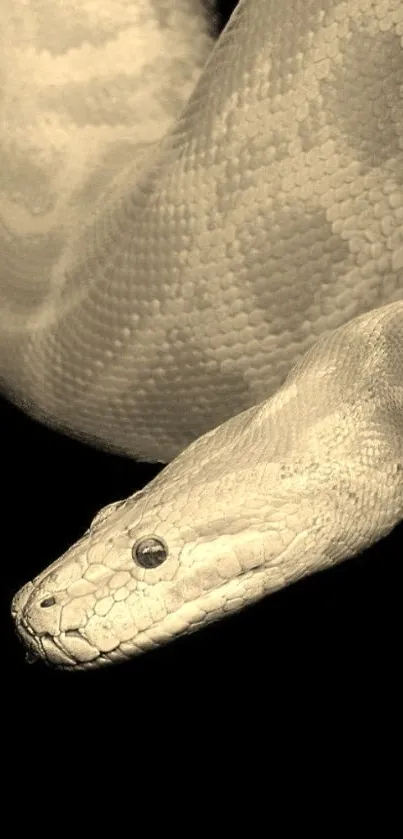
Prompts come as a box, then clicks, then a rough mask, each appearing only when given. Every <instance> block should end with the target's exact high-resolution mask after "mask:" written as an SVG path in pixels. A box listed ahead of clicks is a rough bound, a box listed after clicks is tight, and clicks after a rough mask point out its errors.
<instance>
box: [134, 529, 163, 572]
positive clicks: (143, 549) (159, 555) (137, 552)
mask: <svg viewBox="0 0 403 839" xmlns="http://www.w3.org/2000/svg"><path fill="white" fill-rule="evenodd" d="M132 555H133V559H135V560H136V562H138V564H139V565H141V566H142V568H157V567H158V565H161V564H162V563H163V562H165V560H166V558H167V556H168V550H167V547H166V545H164V543H163V542H162V541H161V539H157V538H155V537H153V536H152V537H148V538H147V539H141V541H140V542H137V543H136V544H135V545H134V547H133V550H132Z"/></svg>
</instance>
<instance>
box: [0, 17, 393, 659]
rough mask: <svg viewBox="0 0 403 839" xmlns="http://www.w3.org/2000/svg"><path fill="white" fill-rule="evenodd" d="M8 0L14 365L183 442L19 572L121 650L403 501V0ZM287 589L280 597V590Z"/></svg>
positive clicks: (70, 423)
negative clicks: (140, 484) (138, 483)
mask: <svg viewBox="0 0 403 839" xmlns="http://www.w3.org/2000/svg"><path fill="white" fill-rule="evenodd" d="M211 13H212V8H211V4H210V3H200V2H197V0H176V2H175V3H172V2H171V0H113V2H112V0H99V1H98V2H97V3H96V4H94V3H92V2H90V0H69V2H67V3H66V2H65V0H35V1H34V0H28V1H27V0H12V2H11V0H1V2H0V16H1V19H0V23H1V26H0V31H1V63H0V74H1V89H2V123H1V128H0V142H1V153H2V166H1V176H0V252H1V257H2V258H1V274H0V300H1V305H0V383H1V389H2V392H3V394H4V395H5V396H6V398H8V399H9V400H11V401H12V402H14V403H15V404H17V405H18V406H20V407H22V408H23V409H24V410H25V411H26V412H27V414H29V415H31V416H32V417H34V418H36V419H38V420H40V421H41V422H43V423H45V424H47V425H49V426H51V427H53V428H56V429H58V430H59V431H62V432H63V433H65V434H68V435H70V436H73V437H76V438H79V439H81V440H84V441H85V442H88V443H89V444H91V445H94V446H96V447H99V448H103V449H105V450H109V451H113V452H117V453H121V454H124V455H128V456H130V457H133V458H135V459H137V460H139V461H158V462H161V463H163V464H165V466H164V468H163V469H162V471H161V472H160V473H159V474H158V475H157V477H156V478H154V480H152V481H151V482H150V483H149V484H147V485H146V486H145V487H144V488H143V489H141V490H140V491H138V492H136V493H134V494H133V495H131V496H130V497H129V498H124V499H120V500H118V501H116V502H114V503H112V504H109V505H108V506H107V507H104V508H103V509H102V510H100V512H99V513H98V514H97V515H96V516H95V518H94V520H93V521H92V523H91V525H90V527H89V528H88V530H87V532H86V533H84V535H83V536H82V538H80V539H79V541H77V542H76V543H75V544H73V545H72V546H71V547H70V548H69V549H68V550H67V551H66V552H65V553H64V554H63V555H62V556H61V557H59V558H57V559H56V560H55V562H53V563H52V564H51V565H50V566H49V567H48V568H46V569H45V570H44V571H42V572H41V573H39V574H38V576H37V577H35V579H33V580H32V581H29V582H27V583H26V584H25V585H24V586H23V587H22V588H21V589H20V590H19V591H18V592H17V593H16V594H15V596H14V598H13V601H12V605H11V612H12V618H13V620H14V623H15V628H16V632H17V634H18V636H19V638H20V639H21V640H22V642H23V644H24V645H25V646H26V648H27V650H28V652H29V655H30V656H31V657H33V658H36V659H41V660H43V661H45V662H46V663H47V664H49V665H53V666H55V667H56V668H62V669H66V670H83V669H91V668H97V667H101V666H103V665H107V664H111V663H116V662H119V661H127V660H128V659H131V658H132V657H133V656H136V655H138V654H139V653H143V652H145V651H147V650H150V649H154V648H155V647H157V646H160V645H162V644H165V643H167V642H169V641H171V640H172V639H174V638H177V637H178V636H180V635H184V634H187V633H191V632H193V631H195V630H197V629H199V628H201V627H203V626H205V625H206V624H208V623H210V622H212V621H217V620H219V619H221V618H224V617H225V616H226V615H228V614H230V613H232V612H235V611H238V610H240V609H242V608H244V607H246V606H249V604H251V603H253V602H255V601H256V600H259V599H261V598H263V597H265V596H266V595H268V594H270V593H271V592H273V591H276V590H278V589H281V588H283V587H285V586H288V585H291V584H294V583H295V582H296V581H298V580H299V579H301V578H302V577H304V576H306V575H310V574H314V573H317V572H320V571H325V570H326V569H327V568H330V567H332V566H334V565H336V564H337V563H339V562H342V561H344V560H346V559H348V558H349V557H353V556H355V555H357V554H359V553H361V552H362V551H363V550H364V549H365V548H366V547H367V546H369V545H371V544H372V543H374V542H376V541H377V540H379V539H381V538H382V537H383V536H385V535H386V534H387V533H389V532H390V531H391V530H392V529H393V528H395V527H396V525H397V524H398V523H399V522H400V521H401V520H402V518H403V373H402V371H403V6H402V3H401V0H282V2H281V3H279V2H278V0H240V2H239V3H238V4H237V5H236V8H235V9H234V11H233V13H232V14H231V16H230V18H229V20H228V22H227V24H226V26H225V27H224V29H223V31H222V32H221V33H220V35H219V37H218V38H216V39H214V38H213V34H212V28H211ZM268 602H270V601H268Z"/></svg>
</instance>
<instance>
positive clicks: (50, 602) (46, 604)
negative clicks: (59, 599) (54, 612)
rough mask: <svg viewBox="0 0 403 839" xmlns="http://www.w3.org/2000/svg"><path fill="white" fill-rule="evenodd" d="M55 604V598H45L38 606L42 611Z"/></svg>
mask: <svg viewBox="0 0 403 839" xmlns="http://www.w3.org/2000/svg"><path fill="white" fill-rule="evenodd" d="M55 603H56V598H55V597H45V600H42V603H40V606H41V608H42V609H47V608H48V607H49V606H54V605H55Z"/></svg>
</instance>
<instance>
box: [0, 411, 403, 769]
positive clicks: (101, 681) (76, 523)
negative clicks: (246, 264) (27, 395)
mask: <svg viewBox="0 0 403 839" xmlns="http://www.w3.org/2000/svg"><path fill="white" fill-rule="evenodd" d="M0 417H1V420H0V427H1V429H2V435H1V446H2V467H3V469H2V472H3V481H2V486H3V493H2V495H3V497H2V528H1V532H2V544H1V563H2V577H3V583H4V584H3V586H2V604H1V618H2V634H1V639H2V640H1V649H0V662H1V676H2V681H3V685H5V686H6V687H5V688H4V692H3V696H4V698H5V699H6V702H7V707H8V714H9V716H8V717H7V718H6V719H8V720H9V721H10V725H12V726H14V727H15V731H16V732H18V733H19V735H21V734H22V735H23V737H25V735H26V733H27V731H30V732H31V734H32V733H34V735H35V738H36V739H35V743H36V746H37V747H39V746H40V745H41V744H42V747H43V748H44V749H45V750H46V749H49V746H50V748H51V749H52V748H53V747H54V745H55V744H57V743H58V742H59V738H60V737H63V739H64V740H65V738H66V737H67V739H68V736H69V734H68V732H70V734H71V736H72V737H73V739H75V738H78V742H80V743H81V744H82V742H83V738H88V736H89V732H92V736H93V737H95V738H96V735H97V732H98V731H100V730H102V731H104V730H105V728H106V730H107V731H110V733H111V737H112V738H116V732H117V731H118V732H120V733H121V736H125V737H126V736H127V732H128V729H129V730H133V731H134V732H135V736H136V737H137V738H139V741H141V742H142V741H143V739H145V741H146V740H147V737H149V736H152V735H150V730H152V731H153V732H154V735H155V732H156V731H157V732H158V733H159V735H161V733H162V732H165V734H167V732H171V735H172V736H174V734H175V732H176V734H175V736H176V735H177V734H178V732H179V731H180V732H181V734H182V737H184V738H186V737H187V736H188V737H189V738H194V737H195V732H197V742H198V747H199V748H200V750H201V751H203V748H205V744H204V743H203V738H202V735H201V734H200V732H201V727H203V725H204V724H206V725H207V726H208V723H209V722H210V723H212V722H213V721H214V725H215V727H216V730H217V726H218V728H220V726H222V728H223V730H225V731H227V732H228V730H232V728H233V729H234V732H235V731H236V732H237V736H238V737H239V736H240V737H241V739H242V738H249V737H251V736H252V737H257V738H259V737H261V736H263V733H264V732H265V731H266V732H267V726H268V722H267V721H268V718H270V720H271V722H270V726H271V728H272V729H273V720H274V729H275V728H276V720H278V723H279V726H280V727H281V728H282V729H283V730H284V727H285V728H286V727H287V725H288V726H289V727H299V726H303V727H306V725H307V724H308V723H307V720H310V721H312V719H314V718H315V717H317V716H318V715H320V716H321V715H324V718H325V719H328V720H334V719H335V718H337V717H339V716H340V714H341V713H347V714H348V715H350V716H351V719H352V720H353V722H354V721H355V722H356V723H357V724H358V722H359V721H360V720H361V721H362V718H363V715H364V714H365V713H367V711H368V707H369V706H370V707H372V709H373V712H374V713H375V715H376V713H377V711H376V710H375V709H376V708H378V707H379V706H378V704H377V703H378V702H379V700H380V698H382V699H383V702H384V703H385V702H386V706H387V707H388V708H389V709H391V707H392V705H393V698H394V696H395V694H396V692H397V685H398V682H400V679H399V678H398V677H399V676H400V673H399V671H400V664H401V656H400V643H399V642H400V614H401V603H400V600H401V587H400V577H401V574H400V567H401V553H402V535H403V527H402V526H400V527H398V528H397V529H396V530H395V531H394V533H392V534H391V535H390V536H389V537H388V538H387V539H386V540H383V541H382V542H381V543H379V544H378V545H376V546H374V547H373V548H372V549H371V550H370V551H368V552H366V554H364V555H362V556H360V557H358V558H355V559H353V560H349V561H348V562H346V563H345V564H343V565H341V566H339V567H338V568H336V569H333V570H331V571H328V572H325V573H321V574H318V575H316V576H313V577H311V578H309V579H306V580H303V581H302V582H300V583H299V584H297V585H295V586H293V587H291V588H289V589H287V590H284V591H282V592H279V593H277V594H274V595H272V596H271V597H269V598H266V599H265V600H263V601H262V602H261V603H258V604H256V605H255V606H253V607H251V608H249V609H246V610H244V611H243V612H242V613H240V614H239V615H236V616H233V617H231V618H228V619H226V620H224V621H221V622H219V623H218V624H216V625H214V626H212V627H208V628H206V629H205V630H202V631H200V632H198V633H196V634H195V635H193V636H190V637H189V638H183V639H180V640H178V641H176V642H174V643H172V644H169V645H167V646H166V647H164V648H161V649H160V650H157V651H155V652H153V653H148V654H147V655H144V656H140V657H139V658H136V659H133V660H132V661H131V662H129V663H128V664H124V665H123V664H122V665H118V666H116V667H108V668H105V669H101V670H99V671H89V672H87V673H85V672H84V673H72V674H71V673H66V672H63V671H57V670H54V669H51V668H48V667H46V666H45V665H44V664H42V663H37V664H34V665H29V664H27V663H26V661H25V658H24V650H23V648H22V646H21V645H20V643H19V641H18V640H17V638H16V637H15V635H14V631H13V626H12V623H11V620H10V616H9V606H10V600H11V597H12V595H13V594H14V592H15V591H16V590H17V589H18V588H19V587H20V586H21V585H22V584H23V583H25V582H26V581H27V580H28V579H31V578H32V577H33V576H35V574H37V573H38V572H39V571H40V570H42V569H43V568H44V567H45V566H47V565H48V564H49V563H50V562H52V561H53V560H54V559H55V558H56V557H57V556H59V555H60V554H61V553H62V552H63V551H64V550H65V549H66V548H67V547H68V546H69V545H70V544H71V543H72V542H74V541H75V540H76V539H77V538H79V537H80V536H81V534H82V532H83V530H84V529H86V527H87V526H88V524H89V522H90V521H91V519H92V517H93V516H94V514H95V513H96V512H97V511H98V509H99V508H100V507H101V506H103V505H105V504H107V503H108V502H110V501H113V500H116V499H118V498H122V497H125V496H126V495H128V494H130V493H132V492H134V491H135V489H137V488H140V487H141V486H143V485H144V484H145V483H146V482H147V481H148V480H150V479H151V478H152V477H153V476H154V475H155V474H156V473H157V471H158V468H159V467H158V466H156V465H151V466H148V465H145V464H136V463H135V462H133V461H132V460H129V459H124V458H119V457H116V456H111V455H108V454H105V453H102V452H98V451H96V450H94V449H91V448H90V447H88V446H85V445H82V444H81V443H79V442H76V441H74V440H72V439H70V438H66V437H63V436H61V435H59V434H57V433H56V432H53V431H51V430H48V429H46V428H44V427H42V426H41V425H39V424H38V423H36V422H34V421H32V420H30V419H29V418H28V417H26V416H25V415H24V414H23V413H22V412H20V411H19V410H18V409H17V408H14V407H13V406H12V405H10V404H8V403H7V402H4V401H2V402H1V403H0ZM375 697H376V700H375ZM382 708H383V709H384V708H385V704H383V705H382ZM390 713H392V711H391V710H390ZM382 714H384V710H383V711H382ZM378 721H379V720H378ZM309 724H310V723H309ZM66 726H67V728H66ZM66 732H67V733H66ZM14 736H16V735H14ZM49 740H50V744H51V745H50V744H49ZM52 744H53V745H52ZM21 747H22V748H25V746H24V742H22V746H21ZM64 747H65V746H64ZM16 748H17V747H16ZM17 753H18V752H17Z"/></svg>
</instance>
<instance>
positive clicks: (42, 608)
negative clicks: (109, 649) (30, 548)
mask: <svg viewBox="0 0 403 839" xmlns="http://www.w3.org/2000/svg"><path fill="white" fill-rule="evenodd" d="M62 605H63V604H62V599H61V598H60V602H59V599H58V597H57V595H55V594H49V592H46V591H44V589H43V585H39V586H35V585H34V584H33V583H32V582H30V583H27V584H26V585H25V586H24V587H23V588H22V589H20V591H18V592H17V594H16V595H15V596H14V598H13V601H12V606H11V613H12V617H13V620H14V622H15V626H16V631H17V635H18V636H19V638H20V639H21V641H22V642H23V643H24V644H25V645H26V646H27V647H28V652H29V655H30V656H31V660H33V659H37V658H39V657H40V658H42V659H44V660H45V661H47V662H48V663H51V664H53V665H56V666H58V667H77V666H80V665H81V666H82V665H84V664H85V663H87V662H90V661H94V660H95V659H96V658H98V656H99V650H98V649H96V648H95V647H93V646H92V645H91V644H90V643H89V641H88V640H87V639H86V638H85V636H84V635H83V633H82V632H81V630H80V629H79V628H78V627H77V626H71V627H67V626H63V622H62Z"/></svg>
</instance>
